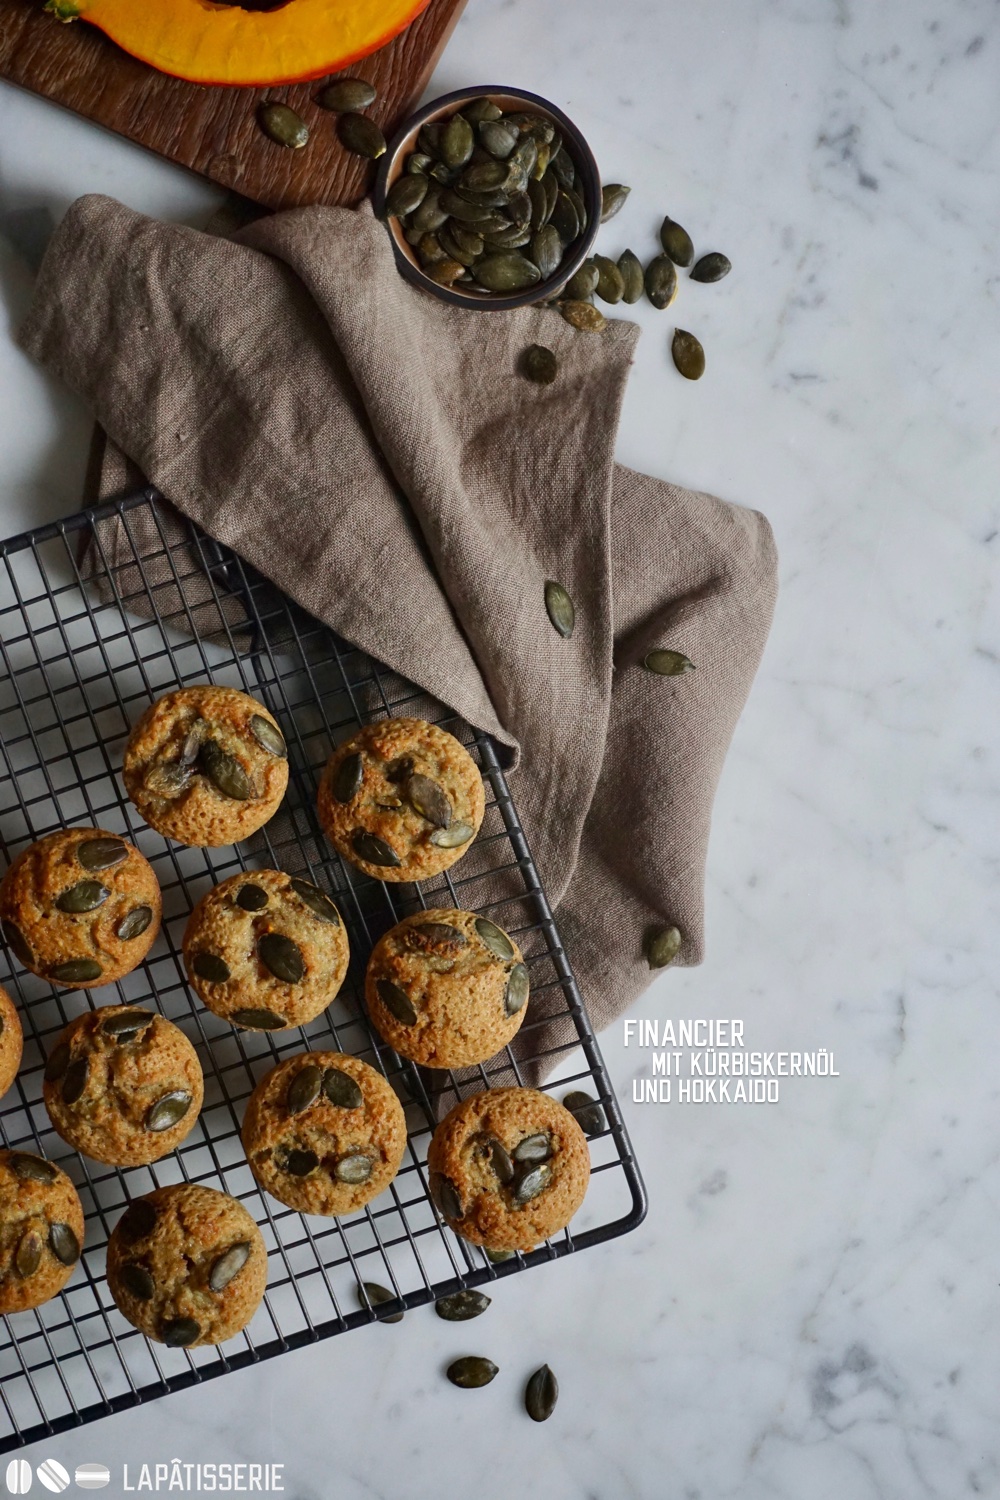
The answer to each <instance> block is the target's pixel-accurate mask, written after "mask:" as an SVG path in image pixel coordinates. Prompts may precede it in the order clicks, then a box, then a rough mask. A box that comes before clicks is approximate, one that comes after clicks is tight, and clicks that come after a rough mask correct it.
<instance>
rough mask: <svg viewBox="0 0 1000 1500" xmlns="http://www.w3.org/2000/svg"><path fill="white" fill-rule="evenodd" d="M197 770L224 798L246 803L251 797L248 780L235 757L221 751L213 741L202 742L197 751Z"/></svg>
mask: <svg viewBox="0 0 1000 1500" xmlns="http://www.w3.org/2000/svg"><path fill="white" fill-rule="evenodd" d="M198 766H199V769H200V770H201V771H202V772H203V773H204V775H205V776H207V777H208V780H209V781H210V782H211V783H212V785H213V786H214V787H215V789H216V791H217V792H221V793H222V795H223V796H224V797H232V799H233V801H234V802H246V801H248V800H249V799H250V798H251V797H252V796H253V787H252V786H251V785H250V778H249V777H248V776H247V773H246V771H244V769H243V767H242V766H241V765H240V763H239V761H238V760H237V759H236V758H235V756H233V755H230V754H229V752H228V751H226V750H223V748H222V746H221V745H218V744H216V742H215V740H203V741H202V743H201V746H200V747H199V750H198Z"/></svg>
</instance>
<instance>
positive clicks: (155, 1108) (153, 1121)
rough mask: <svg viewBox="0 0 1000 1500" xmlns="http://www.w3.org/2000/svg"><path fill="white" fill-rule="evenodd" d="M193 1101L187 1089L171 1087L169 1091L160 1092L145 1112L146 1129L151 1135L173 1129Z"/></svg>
mask: <svg viewBox="0 0 1000 1500" xmlns="http://www.w3.org/2000/svg"><path fill="white" fill-rule="evenodd" d="M193 1103H194V1100H193V1099H192V1097H191V1095H190V1094H189V1093H188V1091H187V1089H171V1090H170V1092H169V1093H167V1094H161V1095H160V1097H159V1099H157V1101H156V1103H155V1104H152V1105H150V1107H149V1109H148V1110H147V1112H146V1121H145V1124H146V1129H147V1130H148V1131H150V1132H151V1133H152V1134H153V1135H159V1134H160V1132H161V1131H163V1130H171V1129H173V1127H174V1126H175V1125H178V1124H180V1122H181V1120H183V1118H184V1116H185V1115H186V1114H187V1112H188V1110H189V1109H190V1108H191V1105H192V1104H193Z"/></svg>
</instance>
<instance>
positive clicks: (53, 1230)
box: [49, 1223, 80, 1266]
mask: <svg viewBox="0 0 1000 1500" xmlns="http://www.w3.org/2000/svg"><path fill="white" fill-rule="evenodd" d="M49 1249H50V1250H51V1251H52V1254H53V1255H54V1256H55V1258H56V1260H57V1261H58V1262H59V1263H60V1265H63V1266H75V1265H76V1263H77V1261H78V1260H79V1259H80V1241H79V1240H78V1239H77V1237H76V1231H75V1230H74V1229H73V1227H72V1225H70V1224H61V1223H56V1224H50V1226H49Z"/></svg>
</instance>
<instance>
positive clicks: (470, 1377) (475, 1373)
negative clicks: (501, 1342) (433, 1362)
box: [447, 1354, 500, 1391]
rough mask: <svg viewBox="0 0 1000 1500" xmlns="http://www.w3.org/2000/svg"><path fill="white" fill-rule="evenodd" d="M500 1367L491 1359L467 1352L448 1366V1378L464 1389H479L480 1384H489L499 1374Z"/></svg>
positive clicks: (453, 1383)
mask: <svg viewBox="0 0 1000 1500" xmlns="http://www.w3.org/2000/svg"><path fill="white" fill-rule="evenodd" d="M499 1373H500V1371H499V1367H498V1366H497V1365H495V1364H494V1363H493V1361H492V1360H491V1359H483V1358H481V1357H480V1356H479V1355H476V1354H467V1355H466V1356H465V1357H464V1358H463V1359H456V1360H455V1361H454V1363H453V1364H450V1365H449V1366H448V1371H447V1374H448V1379H449V1380H450V1381H451V1383H452V1385H457V1386H460V1387H461V1388H462V1390H466V1391H471V1390H478V1389H479V1387H480V1386H484V1385H489V1383H490V1381H491V1380H493V1379H494V1378H495V1377H496V1376H497V1375H499Z"/></svg>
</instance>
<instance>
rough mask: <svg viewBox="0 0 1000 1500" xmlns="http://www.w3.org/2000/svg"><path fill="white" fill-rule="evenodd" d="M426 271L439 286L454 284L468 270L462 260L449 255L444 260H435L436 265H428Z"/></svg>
mask: <svg viewBox="0 0 1000 1500" xmlns="http://www.w3.org/2000/svg"><path fill="white" fill-rule="evenodd" d="M424 269H425V272H426V274H427V276H429V277H430V279H431V281H433V282H435V283H436V285H438V286H453V285H454V284H455V282H456V281H458V280H459V278H460V277H462V276H464V275H465V272H466V270H467V267H466V266H463V264H462V262H461V261H460V260H451V259H449V258H448V257H447V256H446V257H445V259H444V260H440V261H437V262H435V264H434V265H431V266H426V267H425V268H424Z"/></svg>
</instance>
